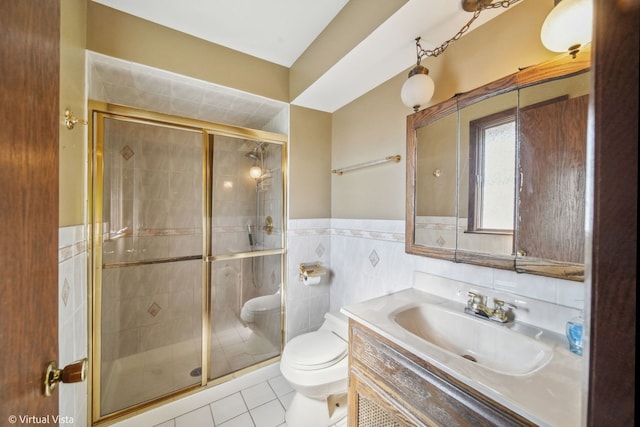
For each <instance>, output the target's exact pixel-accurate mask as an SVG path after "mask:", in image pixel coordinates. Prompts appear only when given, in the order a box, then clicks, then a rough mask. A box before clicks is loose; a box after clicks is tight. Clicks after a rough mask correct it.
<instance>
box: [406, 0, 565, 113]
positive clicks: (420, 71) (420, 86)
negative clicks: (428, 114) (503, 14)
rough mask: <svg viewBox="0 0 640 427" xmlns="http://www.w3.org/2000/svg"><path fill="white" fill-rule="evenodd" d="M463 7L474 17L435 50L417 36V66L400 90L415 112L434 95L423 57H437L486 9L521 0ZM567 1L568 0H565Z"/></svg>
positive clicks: (479, 1)
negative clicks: (424, 45)
mask: <svg viewBox="0 0 640 427" xmlns="http://www.w3.org/2000/svg"><path fill="white" fill-rule="evenodd" d="M460 1H461V4H462V9H464V10H465V11H467V12H473V17H472V18H471V19H470V20H469V21H468V22H467V23H466V24H465V25H464V26H463V27H462V28H460V30H459V31H458V32H457V33H456V35H455V36H453V37H451V38H450V39H449V40H447V41H445V42H444V43H442V44H441V45H440V46H438V47H436V48H434V49H433V50H429V49H423V48H422V46H421V45H420V37H418V38H416V57H417V60H416V66H415V67H414V68H413V69H411V71H409V78H408V79H407V81H405V82H404V84H403V85H402V90H401V91H400V98H401V99H402V102H403V103H404V105H406V106H407V107H410V108H413V111H414V112H418V110H419V109H420V108H421V107H424V106H425V105H426V104H427V103H428V102H429V101H430V100H431V97H432V96H433V92H434V90H435V85H434V83H433V79H432V78H431V77H429V70H428V69H427V67H425V66H423V65H420V61H421V60H422V58H424V57H427V56H433V57H436V56H438V55H440V54H441V53H442V52H444V51H445V49H446V48H447V47H449V45H450V44H451V43H453V42H455V41H456V40H458V39H459V38H460V37H462V35H463V34H464V33H466V32H467V31H468V30H469V28H470V27H471V24H473V22H474V21H475V20H476V19H477V18H478V16H480V13H481V12H482V11H483V10H486V9H497V8H499V7H504V8H508V7H510V6H512V5H513V4H515V3H517V2H519V1H520V0H503V1H498V2H496V3H492V0H460ZM565 1H567V0H565Z"/></svg>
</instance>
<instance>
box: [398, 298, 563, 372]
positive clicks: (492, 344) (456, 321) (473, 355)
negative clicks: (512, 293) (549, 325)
mask: <svg viewBox="0 0 640 427" xmlns="http://www.w3.org/2000/svg"><path fill="white" fill-rule="evenodd" d="M392 319H393V320H394V321H395V323H397V324H398V325H399V326H400V327H401V328H403V329H404V330H406V331H408V332H409V333H411V334H413V335H415V336H417V337H418V338H420V339H422V340H424V341H426V342H427V343H429V344H431V345H434V346H437V347H439V348H440V349H442V350H444V351H446V352H449V353H452V354H455V355H459V356H460V357H463V358H465V359H467V360H469V363H475V364H477V365H479V366H482V367H484V368H486V369H490V370H492V371H495V372H499V373H502V374H506V375H526V374H530V373H532V372H534V371H536V370H537V369H540V368H541V367H543V366H544V365H546V364H547V362H549V360H551V356H552V350H551V349H550V348H549V347H548V346H547V345H545V344H544V343H542V342H539V341H537V340H536V339H534V338H532V337H530V336H527V335H524V334H522V333H519V332H515V331H513V330H511V329H509V328H508V327H507V326H505V325H502V324H497V323H494V322H491V321H488V320H482V319H477V318H475V317H472V316H470V315H468V314H464V313H462V312H460V313H458V312H456V311H453V310H451V309H448V308H443V307H439V306H437V305H433V304H421V305H418V306H414V307H411V308H407V309H404V310H402V311H399V312H396V313H395V314H394V315H392Z"/></svg>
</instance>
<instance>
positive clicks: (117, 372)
mask: <svg viewBox="0 0 640 427" xmlns="http://www.w3.org/2000/svg"><path fill="white" fill-rule="evenodd" d="M96 123H98V124H97V126H98V129H100V130H101V132H98V134H99V135H98V138H97V144H96V147H95V156H96V157H95V158H96V159H98V160H96V161H95V163H96V168H97V169H98V170H97V171H96V173H95V175H96V179H95V181H94V182H95V183H96V187H97V188H95V189H94V191H95V192H98V193H101V194H98V197H97V200H101V202H102V206H100V205H99V204H97V205H96V207H95V208H94V209H95V210H96V212H94V215H95V216H96V218H95V224H99V225H96V227H99V228H100V230H98V232H97V233H96V234H97V236H98V238H97V239H96V240H97V241H98V242H99V243H101V245H100V244H98V245H97V246H96V251H98V249H101V250H100V253H99V254H95V255H96V260H98V262H97V264H98V265H99V267H95V269H96V273H95V274H96V277H95V278H94V281H95V289H96V301H97V304H96V308H95V310H96V314H97V316H95V317H96V318H97V319H99V320H98V322H99V327H98V329H97V331H100V334H99V336H98V337H99V338H97V339H94V352H95V353H96V354H98V355H99V363H96V365H97V366H95V367H94V369H95V370H96V372H97V373H98V376H97V378H96V376H94V381H99V384H100V387H99V389H98V390H99V391H98V393H99V402H100V403H99V414H100V417H105V416H107V415H109V414H113V413H117V412H119V411H122V410H125V409H127V408H130V407H132V406H135V405H138V404H141V403H143V402H147V401H150V400H153V399H156V398H158V397H160V396H166V395H169V394H172V393H175V392H177V391H179V390H182V389H185V388H188V387H191V386H195V385H200V384H201V382H202V379H201V374H200V372H201V371H200V366H201V364H202V319H203V315H202V281H203V260H202V251H203V212H204V211H203V137H202V131H201V130H191V129H186V128H185V129H181V128H177V127H176V126H165V125H162V124H158V123H153V122H144V121H141V120H135V121H134V120H127V119H125V118H122V117H116V116H113V117H111V116H108V115H106V114H105V115H101V114H99V115H98V116H97V120H96ZM100 156H102V162H100V161H99V158H100ZM100 168H102V169H103V170H99V169H100ZM98 271H99V272H98ZM94 393H96V391H95V389H94ZM95 401H96V399H94V402H95ZM94 409H95V408H94ZM95 412H97V411H95V410H94V413H95Z"/></svg>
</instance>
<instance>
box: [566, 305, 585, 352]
mask: <svg viewBox="0 0 640 427" xmlns="http://www.w3.org/2000/svg"><path fill="white" fill-rule="evenodd" d="M583 331H584V319H583V317H582V311H581V312H580V314H579V315H578V316H577V317H574V318H573V319H571V320H569V321H568V322H567V339H568V340H569V350H570V351H571V352H572V353H574V354H577V355H578V356H582V333H583Z"/></svg>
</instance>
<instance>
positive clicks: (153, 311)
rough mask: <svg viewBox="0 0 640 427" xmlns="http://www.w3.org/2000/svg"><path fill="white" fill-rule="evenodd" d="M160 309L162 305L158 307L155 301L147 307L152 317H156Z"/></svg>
mask: <svg viewBox="0 0 640 427" xmlns="http://www.w3.org/2000/svg"><path fill="white" fill-rule="evenodd" d="M160 310H162V307H160V306H159V305H158V304H156V303H155V302H154V303H153V304H151V306H150V307H149V308H148V309H147V311H148V312H149V314H150V315H152V316H153V317H156V316H157V315H158V313H160Z"/></svg>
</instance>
